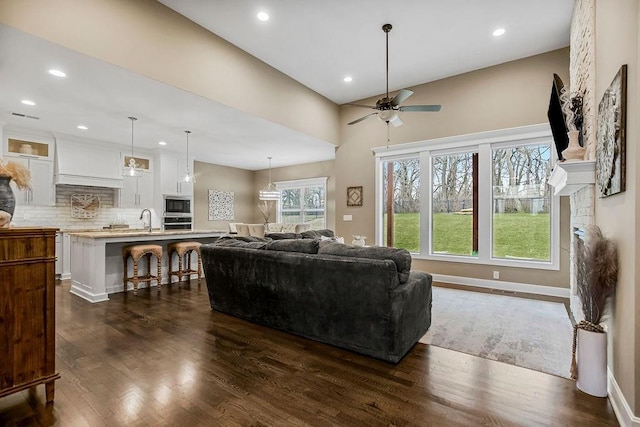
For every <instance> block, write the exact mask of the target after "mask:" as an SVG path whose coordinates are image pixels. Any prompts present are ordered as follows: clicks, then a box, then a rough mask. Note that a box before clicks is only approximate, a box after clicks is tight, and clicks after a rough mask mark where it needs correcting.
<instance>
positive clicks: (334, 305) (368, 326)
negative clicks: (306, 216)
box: [200, 236, 432, 363]
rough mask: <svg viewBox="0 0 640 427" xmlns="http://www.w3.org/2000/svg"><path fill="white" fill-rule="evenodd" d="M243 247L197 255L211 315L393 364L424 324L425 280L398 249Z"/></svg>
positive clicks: (217, 246)
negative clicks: (226, 316)
mask: <svg viewBox="0 0 640 427" xmlns="http://www.w3.org/2000/svg"><path fill="white" fill-rule="evenodd" d="M309 237H313V236H309ZM246 240H247V239H244V240H237V239H231V238H223V239H220V240H219V241H217V242H215V243H211V244H207V245H202V247H201V249H200V250H201V253H202V261H203V266H204V270H205V277H206V282H207V288H208V292H209V299H210V303H211V308H212V309H214V310H217V311H221V312H223V313H227V314H230V315H233V316H237V317H239V318H242V319H246V320H249V321H251V322H255V323H258V324H261V325H266V326H270V327H273V328H277V329H281V330H283V331H287V332H290V333H294V334H297V335H301V336H303V337H306V338H310V339H312V340H316V341H320V342H323V343H327V344H331V345H334V346H337V347H341V348H345V349H348V350H352V351H355V352H358V353H362V354H365V355H368V356H372V357H375V358H378V359H382V360H386V361H389V362H394V363H397V362H398V361H400V359H401V358H402V357H403V356H404V355H405V354H406V353H407V351H409V350H410V349H411V347H412V346H413V345H414V344H415V343H416V342H417V341H418V340H419V339H420V337H421V336H422V335H424V334H425V333H426V331H427V329H428V328H429V326H430V325H431V280H432V278H431V275H429V274H427V273H424V272H419V271H410V268H411V256H410V254H409V252H407V251H406V250H404V249H393V248H382V247H370V248H362V247H355V246H349V245H343V244H340V243H332V242H324V241H323V242H321V241H320V240H319V239H314V238H308V239H286V240H259V239H251V240H253V241H246Z"/></svg>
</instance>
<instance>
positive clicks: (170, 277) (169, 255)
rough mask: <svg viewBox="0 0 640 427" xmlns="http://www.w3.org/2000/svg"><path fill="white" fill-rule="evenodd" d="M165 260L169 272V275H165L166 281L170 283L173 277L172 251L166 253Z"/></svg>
mask: <svg viewBox="0 0 640 427" xmlns="http://www.w3.org/2000/svg"><path fill="white" fill-rule="evenodd" d="M167 261H168V262H169V272H168V273H167V275H168V276H169V277H167V283H168V284H171V279H172V278H173V251H172V252H169V253H168V259H167Z"/></svg>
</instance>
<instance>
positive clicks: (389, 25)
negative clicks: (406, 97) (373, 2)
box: [382, 24, 393, 99]
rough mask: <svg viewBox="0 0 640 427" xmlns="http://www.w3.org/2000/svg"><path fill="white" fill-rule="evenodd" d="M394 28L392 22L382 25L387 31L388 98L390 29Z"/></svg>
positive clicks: (383, 29)
mask: <svg viewBox="0 0 640 427" xmlns="http://www.w3.org/2000/svg"><path fill="white" fill-rule="evenodd" d="M392 28H393V27H392V26H391V24H384V25H383V26H382V31H384V32H385V36H386V38H387V99H389V31H391V29H392Z"/></svg>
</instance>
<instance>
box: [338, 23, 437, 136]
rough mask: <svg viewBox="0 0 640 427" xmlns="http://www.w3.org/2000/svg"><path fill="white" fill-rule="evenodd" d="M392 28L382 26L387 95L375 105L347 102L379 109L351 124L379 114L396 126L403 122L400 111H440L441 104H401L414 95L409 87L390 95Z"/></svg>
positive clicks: (351, 123) (387, 25)
mask: <svg viewBox="0 0 640 427" xmlns="http://www.w3.org/2000/svg"><path fill="white" fill-rule="evenodd" d="M392 28H393V27H392V26H391V24H384V25H383V26H382V31H384V33H385V37H386V65H387V72H386V76H387V91H386V96H385V97H384V98H380V99H379V100H378V101H377V102H376V105H375V106H373V105H362V104H347V105H352V106H354V107H361V108H369V109H371V110H377V112H375V113H369V114H367V115H366V116H363V117H360V118H359V119H356V120H354V121H352V122H350V123H348V124H349V125H355V124H356V123H360V122H361V121H363V120H366V119H367V118H369V117H371V116H374V115H377V116H378V118H379V119H380V120H382V121H383V122H385V123H386V124H387V126H388V125H389V123H391V124H392V125H394V126H400V125H401V124H402V120H400V117H399V115H398V113H399V112H400V111H427V112H436V111H440V105H407V106H402V105H400V104H401V103H402V102H404V101H405V100H406V99H407V98H409V97H410V96H411V95H413V92H412V91H410V90H408V89H400V90H399V91H398V93H397V94H396V96H394V97H393V98H390V97H389V32H390V31H391V29H392Z"/></svg>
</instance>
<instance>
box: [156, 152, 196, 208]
mask: <svg viewBox="0 0 640 427" xmlns="http://www.w3.org/2000/svg"><path fill="white" fill-rule="evenodd" d="M186 170H187V160H186V157H180V156H176V155H175V154H169V153H162V154H161V155H160V176H161V179H160V188H161V194H163V195H164V194H171V195H180V196H190V197H193V183H192V182H183V181H182V177H183V176H184V174H185V172H186ZM189 170H190V171H191V173H193V159H190V164H189Z"/></svg>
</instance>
